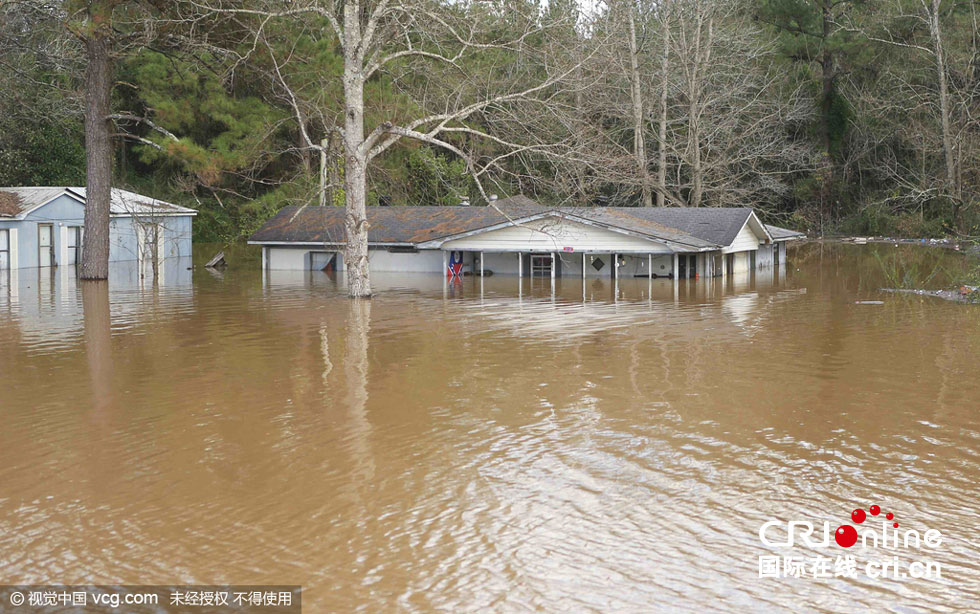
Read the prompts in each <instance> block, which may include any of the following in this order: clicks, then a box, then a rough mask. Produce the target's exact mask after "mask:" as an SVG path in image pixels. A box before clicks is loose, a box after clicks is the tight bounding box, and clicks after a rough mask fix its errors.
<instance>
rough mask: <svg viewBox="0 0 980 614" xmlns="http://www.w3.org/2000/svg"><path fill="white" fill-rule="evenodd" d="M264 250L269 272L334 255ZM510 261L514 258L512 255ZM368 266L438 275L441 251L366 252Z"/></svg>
mask: <svg viewBox="0 0 980 614" xmlns="http://www.w3.org/2000/svg"><path fill="white" fill-rule="evenodd" d="M266 249H267V253H266V265H265V266H266V268H268V269H269V270H271V271H308V270H310V252H330V253H336V252H331V250H330V248H328V247H326V246H324V247H312V246H307V245H304V246H297V247H281V246H269V247H267V248H266ZM514 259H515V260H516V259H517V256H516V255H515V256H514ZM337 261H338V266H337V270H338V271H342V270H344V266H343V256H342V255H341V257H340V258H338V259H337ZM466 262H467V263H469V262H470V259H466ZM368 266H369V267H370V270H371V271H372V272H378V273H383V272H401V273H440V272H442V251H441V250H438V249H424V250H420V251H418V252H389V251H388V250H387V249H369V250H368ZM467 268H469V267H467ZM515 271H516V266H515Z"/></svg>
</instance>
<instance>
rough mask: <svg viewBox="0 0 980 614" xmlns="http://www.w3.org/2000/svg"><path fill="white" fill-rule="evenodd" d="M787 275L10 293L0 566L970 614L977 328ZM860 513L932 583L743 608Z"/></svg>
mask: <svg viewBox="0 0 980 614" xmlns="http://www.w3.org/2000/svg"><path fill="white" fill-rule="evenodd" d="M791 258H792V260H791V266H790V267H787V268H786V269H783V270H777V271H773V274H772V275H769V274H766V273H765V272H757V273H756V274H755V275H754V276H748V277H747V278H744V279H741V278H740V279H732V280H724V281H723V280H698V281H681V282H678V283H677V284H674V283H673V282H671V281H670V280H653V282H650V281H649V280H645V279H629V280H620V282H619V283H618V284H614V283H612V280H592V279H590V280H588V281H587V283H586V284H585V285H583V284H582V283H581V281H580V280H574V279H567V278H566V279H561V280H556V283H555V285H554V289H552V284H551V280H550V279H547V280H537V279H535V280H531V279H527V278H525V279H523V280H520V281H519V280H518V279H516V278H508V277H504V276H494V277H488V278H485V279H482V280H479V279H471V278H467V279H464V280H463V283H462V284H461V285H459V286H457V287H456V288H455V289H454V290H453V292H452V293H450V292H448V291H447V292H446V293H445V294H444V292H443V280H442V279H441V278H440V277H439V276H425V275H422V276H411V275H405V276H383V275H379V276H376V278H375V280H374V286H375V288H376V289H378V291H379V294H378V296H376V297H375V298H373V299H371V300H369V301H350V300H348V299H346V298H344V296H343V294H342V293H343V287H342V283H343V280H342V279H340V280H336V279H330V278H328V277H326V276H324V275H320V274H310V273H307V274H302V273H300V274H280V273H278V272H277V273H275V274H265V275H263V274H260V273H259V272H258V271H235V270H228V271H226V272H225V273H224V275H223V276H215V275H212V274H211V273H209V272H205V271H197V272H195V273H194V277H193V280H192V281H193V283H186V284H180V283H178V282H179V280H180V272H179V271H176V270H175V271H168V272H167V273H165V274H164V277H163V281H164V283H163V284H162V285H160V286H159V287H156V288H154V287H152V285H150V286H149V287H147V286H145V285H144V286H142V287H141V286H140V285H139V284H138V283H134V284H131V285H129V286H127V285H125V284H119V285H113V283H112V282H110V283H109V284H108V288H106V286H105V284H96V285H89V284H88V283H86V284H81V285H78V284H76V283H75V282H74V280H73V278H71V277H69V278H67V279H63V278H62V277H61V276H60V275H56V276H55V277H54V278H53V279H51V280H48V281H50V282H51V284H50V285H48V286H44V289H40V288H41V286H40V284H38V285H34V284H35V283H37V282H36V281H35V280H33V279H29V280H27V281H25V280H24V277H25V274H24V272H23V271H21V275H20V277H21V279H20V280H19V282H18V285H17V288H18V291H17V292H16V293H15V294H16V296H14V294H12V293H9V292H7V293H0V297H2V300H4V301H6V302H5V303H3V304H2V306H0V314H2V315H0V349H2V350H3V351H0V391H2V395H0V419H2V420H3V424H4V428H3V429H0V565H2V566H3V569H4V570H5V571H6V572H7V579H8V580H9V581H11V582H30V581H36V582H51V581H58V582H125V583H167V582H175V581H184V582H193V581H198V582H224V581H227V582H240V583H248V582H256V583H258V582H284V583H293V582H295V583H300V584H303V585H304V600H306V601H307V605H308V607H309V608H311V609H312V610H313V611H342V612H348V611H350V612H356V611H364V612H376V611H392V610H397V611H405V612H432V611H453V612H477V611H479V612H485V611H493V612H511V611H575V612H589V611H594V612H609V611H629V612H634V611H636V612H640V611H643V612H646V611H678V610H680V611H690V610H696V609H698V610H708V611H713V610H717V611H772V612H782V611H786V610H805V611H823V612H835V611H844V610H862V611H864V610H869V611H872V610H875V609H881V606H882V604H892V603H898V602H901V603H902V604H904V605H905V606H906V607H907V608H908V609H909V610H910V611H914V610H915V609H918V610H921V611H933V610H937V611H941V610H943V609H945V610H956V609H969V608H971V607H972V606H973V603H974V601H975V590H974V589H975V582H974V581H973V579H974V578H976V574H977V573H978V572H980V565H978V562H977V561H980V548H978V547H977V545H976V544H975V543H974V540H973V535H974V533H975V528H976V527H975V526H974V525H975V524H976V522H975V518H976V515H975V514H973V513H972V512H971V510H973V509H974V507H975V501H976V499H977V498H978V497H980V489H978V486H977V483H978V477H980V454H978V453H977V452H976V450H977V443H978V442H980V417H978V416H977V413H976V398H977V394H978V389H977V386H976V381H975V380H976V378H975V374H976V372H977V370H978V369H980V352H978V351H977V348H978V347H980V318H977V315H976V311H975V310H973V311H971V309H972V308H965V307H964V306H961V305H953V304H948V303H943V302H940V301H930V300H923V299H921V298H919V297H915V298H914V299H909V298H907V297H901V298H897V297H885V296H884V295H880V294H876V292H877V290H876V288H879V287H881V285H882V283H881V280H882V276H881V274H880V273H876V272H875V271H876V269H875V265H874V263H873V262H871V263H870V264H869V260H868V259H869V258H871V259H873V257H872V256H871V255H870V254H869V253H868V252H862V251H861V248H854V247H851V248H844V249H836V250H835V249H827V248H824V247H821V246H810V247H807V248H804V249H802V250H796V251H794V252H793V253H792V255H791ZM797 269H799V270H797ZM170 273H173V275H172V276H171V275H170ZM187 275H189V273H187V272H186V269H185V279H187V281H188V282H190V281H191V279H190V278H189V277H186V276H187ZM876 275H877V277H876ZM729 281H730V282H731V283H728V282H729ZM45 283H47V281H45ZM11 297H13V298H11ZM583 297H584V298H583ZM878 297H881V298H883V299H884V300H885V304H884V305H880V306H860V305H855V304H854V301H855V300H856V299H868V298H878ZM110 316H111V317H110ZM870 502H879V503H885V502H887V503H889V504H890V505H891V506H892V507H894V508H895V509H896V510H897V511H898V512H899V513H900V514H901V517H902V518H903V522H906V523H907V525H906V526H908V527H909V528H917V529H922V528H924V527H935V528H940V529H942V530H943V532H944V534H945V535H947V536H948V540H946V541H945V542H944V547H943V549H942V550H940V551H938V552H936V553H935V556H934V557H933V558H935V559H936V560H939V561H940V562H941V563H942V564H943V570H944V575H945V576H946V577H947V580H946V581H944V582H939V583H928V582H920V581H912V580H906V581H890V580H889V581H881V582H877V583H872V582H869V581H867V580H850V579H846V578H831V579H829V580H826V581H817V580H812V579H800V580H796V579H789V580H771V581H769V580H760V579H759V578H758V575H757V557H758V555H759V554H764V553H766V552H765V551H764V549H762V548H761V546H760V544H759V543H758V538H757V533H758V529H759V525H760V524H761V523H762V522H763V521H765V520H768V519H770V518H796V517H799V516H800V515H803V516H804V518H810V519H812V520H814V521H816V522H823V521H824V520H827V521H840V520H841V519H842V518H846V517H847V515H848V514H849V512H850V510H851V509H853V508H854V507H856V506H858V505H860V504H868V503H870ZM800 554H801V555H809V554H812V553H807V552H801V553H800ZM888 556H891V553H888Z"/></svg>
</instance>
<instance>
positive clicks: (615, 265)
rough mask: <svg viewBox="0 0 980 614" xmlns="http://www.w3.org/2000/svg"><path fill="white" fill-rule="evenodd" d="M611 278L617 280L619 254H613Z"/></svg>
mask: <svg viewBox="0 0 980 614" xmlns="http://www.w3.org/2000/svg"><path fill="white" fill-rule="evenodd" d="M612 257H613V279H615V280H616V281H619V254H613V255H612Z"/></svg>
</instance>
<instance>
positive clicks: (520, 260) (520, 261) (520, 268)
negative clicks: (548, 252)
mask: <svg viewBox="0 0 980 614" xmlns="http://www.w3.org/2000/svg"><path fill="white" fill-rule="evenodd" d="M521 277H524V254H522V253H521V252H517V278H518V279H520V278H521Z"/></svg>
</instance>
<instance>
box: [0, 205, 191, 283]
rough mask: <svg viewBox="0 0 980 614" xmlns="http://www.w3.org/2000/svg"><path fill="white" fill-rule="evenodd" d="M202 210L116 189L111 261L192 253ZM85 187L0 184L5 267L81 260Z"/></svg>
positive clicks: (0, 257)
mask: <svg viewBox="0 0 980 614" xmlns="http://www.w3.org/2000/svg"><path fill="white" fill-rule="evenodd" d="M195 215H197V212H196V211H194V210H193V209H188V208H186V207H180V206H178V205H175V204H173V203H168V202H165V201H162V200H158V199H155V198H151V197H149V196H143V195H141V194H136V193H134V192H129V191H127V190H122V189H118V188H113V190H112V195H111V200H110V211H109V260H110V261H112V262H120V261H139V262H147V263H153V262H154V260H155V261H156V262H158V263H159V262H160V261H163V260H164V259H167V258H182V257H188V256H190V255H191V223H192V220H193V218H194V216H195ZM84 233H85V188H73V187H7V188H0V270H8V271H9V270H17V269H26V268H34V267H39V268H45V267H57V266H66V265H67V266H70V265H73V264H75V263H77V262H78V261H80V260H81V254H82V242H83V238H84Z"/></svg>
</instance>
